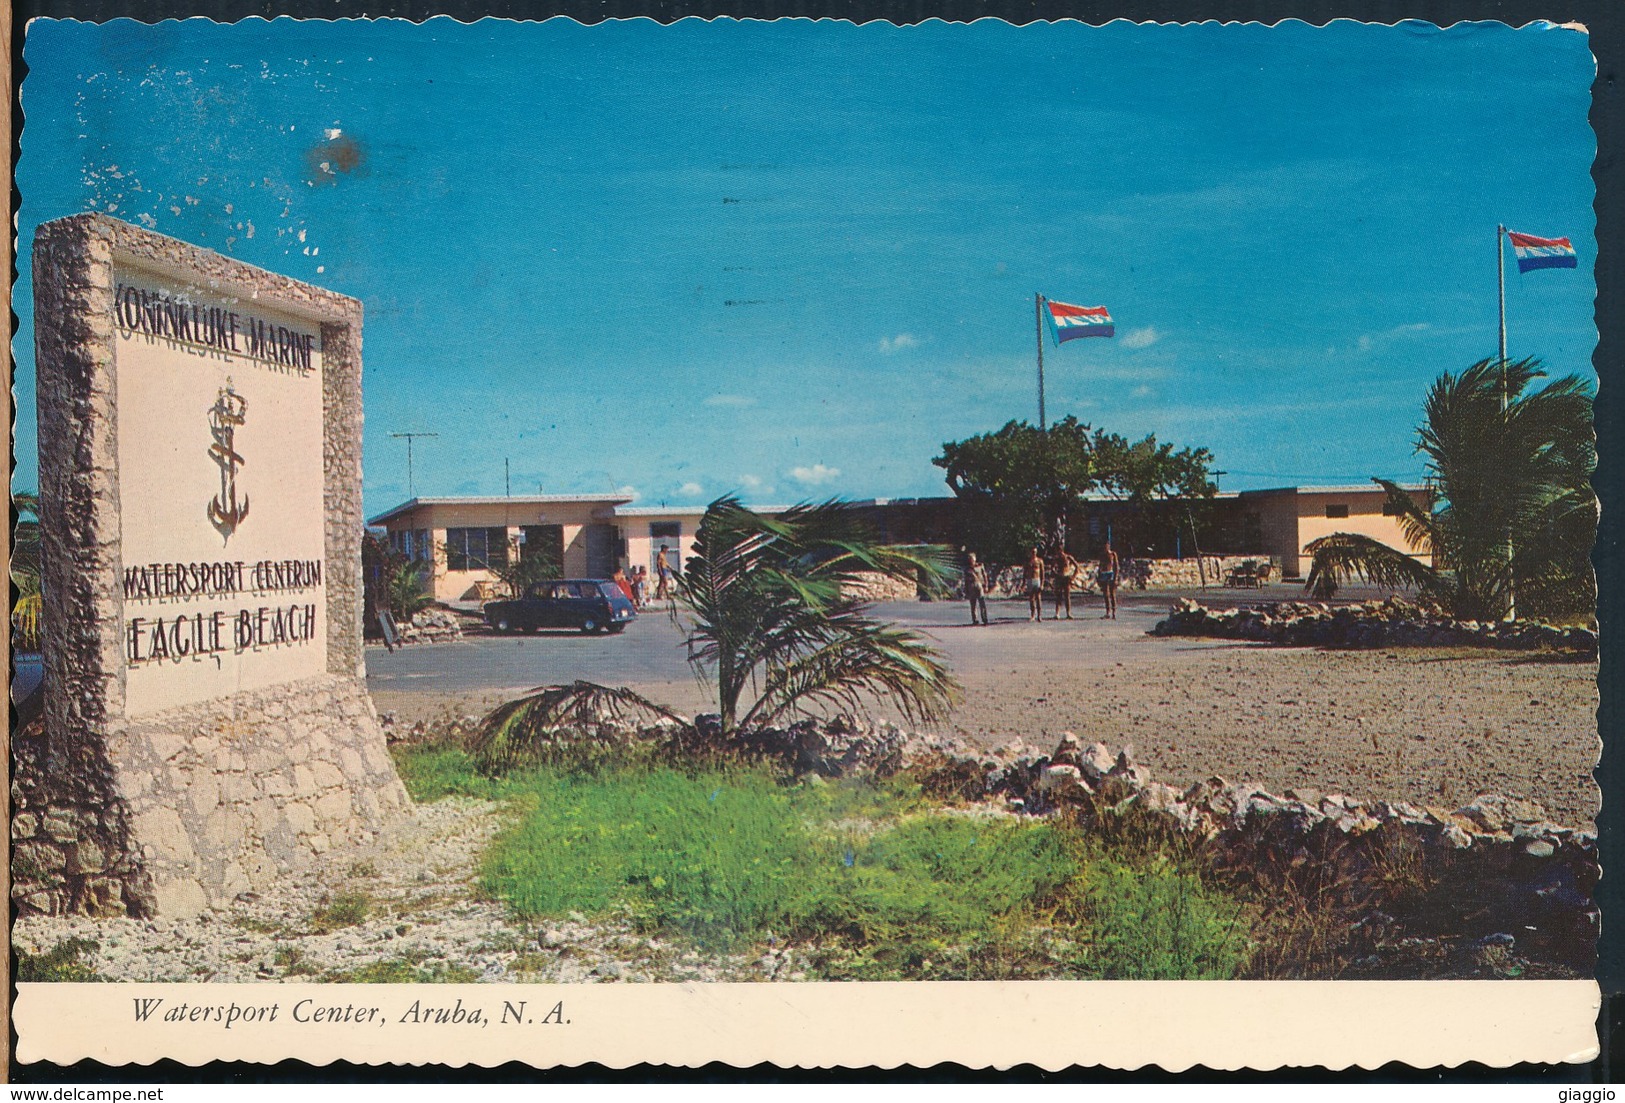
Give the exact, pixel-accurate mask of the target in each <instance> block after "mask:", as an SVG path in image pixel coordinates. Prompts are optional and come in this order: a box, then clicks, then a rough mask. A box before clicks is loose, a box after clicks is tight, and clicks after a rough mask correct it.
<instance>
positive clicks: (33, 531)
mask: <svg viewBox="0 0 1625 1103" xmlns="http://www.w3.org/2000/svg"><path fill="white" fill-rule="evenodd" d="M11 509H12V512H13V513H15V514H17V522H16V524H15V526H14V527H13V528H12V530H11V584H12V585H13V586H15V587H16V588H17V600H16V602H15V604H13V605H12V607H11V625H12V629H13V631H15V632H16V634H17V646H18V648H19V649H22V650H26V651H37V650H38V649H39V646H40V634H39V619H40V609H41V606H42V605H43V598H42V596H41V593H40V530H39V495H38V494H36V493H34V492H33V491H31V490H19V491H14V492H13V493H12V495H11ZM23 514H30V515H31V516H32V518H33V519H32V520H24V519H23V516H22V515H23Z"/></svg>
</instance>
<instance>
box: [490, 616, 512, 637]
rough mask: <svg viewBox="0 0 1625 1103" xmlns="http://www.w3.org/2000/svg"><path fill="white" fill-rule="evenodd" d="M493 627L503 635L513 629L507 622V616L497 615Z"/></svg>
mask: <svg viewBox="0 0 1625 1103" xmlns="http://www.w3.org/2000/svg"><path fill="white" fill-rule="evenodd" d="M494 627H495V628H496V630H497V631H498V632H501V633H502V634H503V635H507V634H508V632H510V631H511V630H512V629H513V625H512V624H510V623H509V621H508V618H507V617H498V618H497V620H496V624H495V625H494Z"/></svg>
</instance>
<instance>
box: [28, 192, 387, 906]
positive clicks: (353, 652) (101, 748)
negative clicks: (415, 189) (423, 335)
mask: <svg viewBox="0 0 1625 1103" xmlns="http://www.w3.org/2000/svg"><path fill="white" fill-rule="evenodd" d="M34 301H35V333H36V337H35V340H36V354H37V360H38V376H39V442H40V443H39V448H40V524H41V540H42V560H43V563H42V567H43V577H44V609H43V615H42V630H43V635H44V639H45V641H46V646H45V656H46V658H45V662H46V680H45V686H46V696H45V724H44V730H43V733H42V734H41V735H40V736H39V740H38V741H37V742H36V743H29V741H27V740H21V741H20V742H19V746H18V750H17V755H16V759H17V761H16V765H15V768H16V771H17V780H18V783H19V789H20V791H21V795H22V798H23V799H22V800H21V801H20V807H19V814H18V817H17V819H16V822H15V823H14V825H13V833H14V835H15V836H17V840H16V842H17V847H18V854H19V860H20V865H21V868H22V874H23V875H20V876H19V877H18V878H17V881H16V884H15V886H14V895H15V896H16V897H17V898H18V900H19V903H20V904H21V905H22V906H23V907H25V908H31V909H37V910H43V911H65V910H88V911H92V912H122V911H130V912H134V913H137V914H141V913H148V912H153V911H157V912H168V913H184V912H189V911H195V910H198V909H200V908H202V907H205V906H207V905H209V904H211V903H218V902H222V901H224V900H229V899H230V898H231V897H232V896H234V895H235V894H237V893H241V892H244V891H248V890H251V889H252V890H257V891H264V890H266V889H269V888H271V887H272V885H273V883H274V881H275V878H276V877H277V875H278V874H279V873H280V872H282V871H285V870H287V869H290V868H293V867H295V866H298V865H301V864H303V863H305V862H308V861H310V860H313V859H315V858H316V857H317V856H319V855H322V854H325V853H327V852H329V851H330V850H333V849H334V848H337V847H341V846H343V845H344V844H345V843H347V842H353V841H360V840H363V839H365V838H367V837H369V836H370V834H371V833H372V832H373V831H375V830H376V829H377V828H378V827H379V826H380V825H381V824H382V823H383V822H384V821H385V820H386V819H387V818H388V817H389V816H390V815H391V814H392V813H394V812H397V811H399V810H402V809H404V808H406V807H407V803H408V802H407V799H406V795H405V791H404V789H403V788H402V787H401V784H400V781H399V779H398V778H397V777H396V776H395V773H394V769H393V767H392V765H391V763H390V760H389V757H388V755H387V753H386V752H385V748H384V738H383V735H382V732H381V731H380V729H379V727H378V723H377V718H376V715H375V714H374V712H373V709H372V705H371V701H370V699H369V698H368V697H367V694H366V689H365V686H364V683H363V680H362V679H363V675H364V669H363V665H362V648H361V609H362V599H361V597H362V595H361V556H360V541H361V532H362V515H361V316H362V312H361V304H360V303H359V302H357V301H355V300H354V299H350V298H346V297H344V296H342V295H338V294H335V293H333V292H331V291H327V290H324V289H322V288H318V287H313V286H311V285H309V284H304V283H299V282H296V281H294V280H291V279H287V278H285V277H282V276H277V275H274V274H272V273H269V272H266V271H263V270H261V269H257V268H252V267H250V266H248V265H246V264H243V263H241V262H239V261H235V260H231V259H229V258H226V257H223V256H220V255H219V254H217V253H213V252H210V251H208V250H204V249H199V248H197V247H195V246H191V245H187V244H185V243H182V242H179V241H175V240H173V239H170V238H166V237H162V236H160V235H158V234H154V233H151V232H149V231H146V230H142V229H139V228H137V227H134V226H131V225H128V224H126V223H123V222H119V221H117V220H115V219H112V218H108V217H106V216H103V215H94V214H91V215H76V216H73V217H71V218H64V219H60V220H58V221H55V222H48V223H45V224H44V225H42V226H41V227H40V228H39V231H38V233H37V235H36V237H35V243H34Z"/></svg>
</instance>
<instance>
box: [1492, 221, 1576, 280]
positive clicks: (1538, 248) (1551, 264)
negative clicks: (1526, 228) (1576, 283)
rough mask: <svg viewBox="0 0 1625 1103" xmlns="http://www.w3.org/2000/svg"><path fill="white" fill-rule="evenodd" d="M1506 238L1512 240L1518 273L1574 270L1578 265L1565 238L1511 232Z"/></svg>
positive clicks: (1572, 250) (1572, 249)
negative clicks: (1547, 269)
mask: <svg viewBox="0 0 1625 1103" xmlns="http://www.w3.org/2000/svg"><path fill="white" fill-rule="evenodd" d="M1507 237H1509V238H1511V239H1512V251H1513V252H1514V253H1516V254H1517V256H1518V271H1520V272H1527V271H1529V270H1530V269H1531V268H1575V267H1578V265H1579V261H1578V260H1576V259H1575V256H1574V246H1572V245H1570V244H1569V239H1568V238H1566V237H1536V236H1535V235H1534V234H1518V233H1513V232H1512V231H1511V230H1508V231H1507Z"/></svg>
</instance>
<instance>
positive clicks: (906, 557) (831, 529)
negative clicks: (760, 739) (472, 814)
mask: <svg viewBox="0 0 1625 1103" xmlns="http://www.w3.org/2000/svg"><path fill="white" fill-rule="evenodd" d="M950 571H951V568H950V560H949V558H948V555H947V551H946V549H943V548H935V547H919V546H910V547H902V546H896V545H888V544H884V543H881V542H880V541H878V540H877V539H875V537H874V535H873V534H872V533H870V532H869V531H868V530H867V529H866V527H865V526H864V525H863V523H862V522H861V520H860V518H859V516H858V515H857V513H856V512H855V511H854V510H853V509H852V508H851V507H850V506H849V505H847V504H845V503H841V502H827V503H823V504H817V505H801V506H796V507H794V508H792V509H790V510H788V511H786V512H785V513H783V514H780V515H778V516H767V515H765V514H760V513H756V512H754V511H752V510H749V509H746V508H745V507H744V506H742V505H740V504H739V502H738V500H737V499H734V498H731V497H730V498H722V499H719V500H718V501H716V502H713V503H712V504H711V506H710V507H709V508H708V509H707V510H706V513H705V516H704V518H703V519H702V520H701V522H700V527H699V531H698V532H697V533H696V535H695V541H694V550H693V554H692V555H690V556H689V558H688V561H687V563H685V564H684V567H683V571H682V573H681V574H680V575H679V576H678V578H677V580H676V583H677V584H676V587H675V596H676V601H675V603H674V607H673V611H672V616H673V618H674V619H675V620H676V621H677V623H678V624H679V625H682V626H683V627H684V628H685V629H686V631H687V639H686V642H687V645H688V659H689V663H690V664H691V665H692V666H693V668H694V670H695V673H696V674H697V675H699V676H700V677H701V679H702V680H703V681H704V682H705V683H706V684H707V685H708V686H709V687H710V688H711V690H712V691H713V692H714V694H715V700H716V706H717V712H718V714H719V715H720V718H721V723H722V729H723V731H724V732H733V731H736V730H739V729H741V728H752V727H761V726H766V725H771V724H775V723H779V722H782V721H784V720H785V719H787V718H788V717H789V716H791V715H794V714H797V713H802V712H806V711H809V710H816V709H817V708H819V707H820V706H829V705H835V706H841V707H846V708H852V709H856V708H858V707H861V705H862V703H863V701H864V700H865V699H866V698H871V697H884V698H886V699H889V700H891V701H892V702H894V703H895V704H896V705H897V707H898V708H900V709H901V710H902V712H903V714H904V715H905V716H906V717H908V718H909V719H911V720H930V719H937V718H940V717H942V716H944V715H946V713H947V711H948V709H949V708H950V707H951V705H952V703H953V702H954V700H955V699H956V697H957V695H958V690H959V687H958V684H957V683H956V682H955V681H954V679H953V676H952V675H951V674H950V673H949V672H948V669H947V667H946V666H944V665H943V662H942V658H941V656H940V654H939V653H938V652H937V651H936V650H935V649H934V648H932V647H931V646H930V645H929V644H927V643H926V642H925V641H924V640H923V639H922V638H921V637H919V636H918V635H916V634H915V633H913V632H909V631H906V630H903V629H899V628H895V627H893V626H891V625H888V624H885V623H883V622H881V621H879V620H876V619H875V618H874V617H872V616H871V615H870V603H869V601H868V600H867V599H866V598H865V597H864V596H863V595H864V583H865V581H867V578H866V576H870V575H871V574H872V573H879V574H882V575H886V576H888V577H891V578H896V579H906V580H908V581H910V582H917V581H919V580H921V579H923V580H924V581H925V582H926V583H927V584H928V585H941V584H944V583H945V582H946V580H947V579H948V577H949V575H950ZM596 704H601V705H602V708H599V709H598V710H597V711H598V712H602V713H604V714H605V715H609V714H613V715H616V716H625V715H628V710H634V711H635V710H637V709H640V708H641V709H642V710H643V711H644V712H645V713H646V714H647V715H649V716H650V717H651V718H658V717H670V716H671V715H672V713H671V711H670V710H669V709H666V708H664V707H663V706H660V705H657V704H655V703H654V702H651V701H647V700H644V699H641V698H638V697H637V696H636V695H635V694H632V693H630V692H629V691H627V690H624V689H608V688H607V687H604V686H597V685H593V684H591V683H587V682H577V683H575V684H574V685H572V686H568V687H559V686H552V687H546V688H544V689H541V690H537V691H536V692H534V693H533V694H531V695H529V696H528V697H525V698H522V699H521V700H519V701H516V702H511V703H510V704H508V705H505V706H503V707H502V708H501V709H499V710H497V711H496V712H495V713H493V714H492V715H491V716H490V717H488V718H487V720H486V722H485V723H484V724H483V725H482V728H481V731H480V733H479V734H478V735H477V736H476V737H475V740H474V743H475V749H476V750H481V749H482V748H484V747H496V746H499V745H500V746H501V747H503V748H504V750H503V754H502V755H501V756H500V757H501V758H502V759H503V761H504V763H509V764H511V763H512V762H513V761H516V754H515V750H514V748H518V747H522V746H524V745H526V744H535V743H539V742H540V741H542V740H545V739H547V738H549V737H550V735H551V734H553V733H556V732H557V731H559V730H560V729H562V728H563V727H565V726H567V722H568V720H569V718H570V717H575V718H577V719H579V718H580V717H581V716H584V715H594V714H596V713H595V712H594V707H595V705H596ZM483 757H485V758H490V757H491V756H483Z"/></svg>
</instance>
